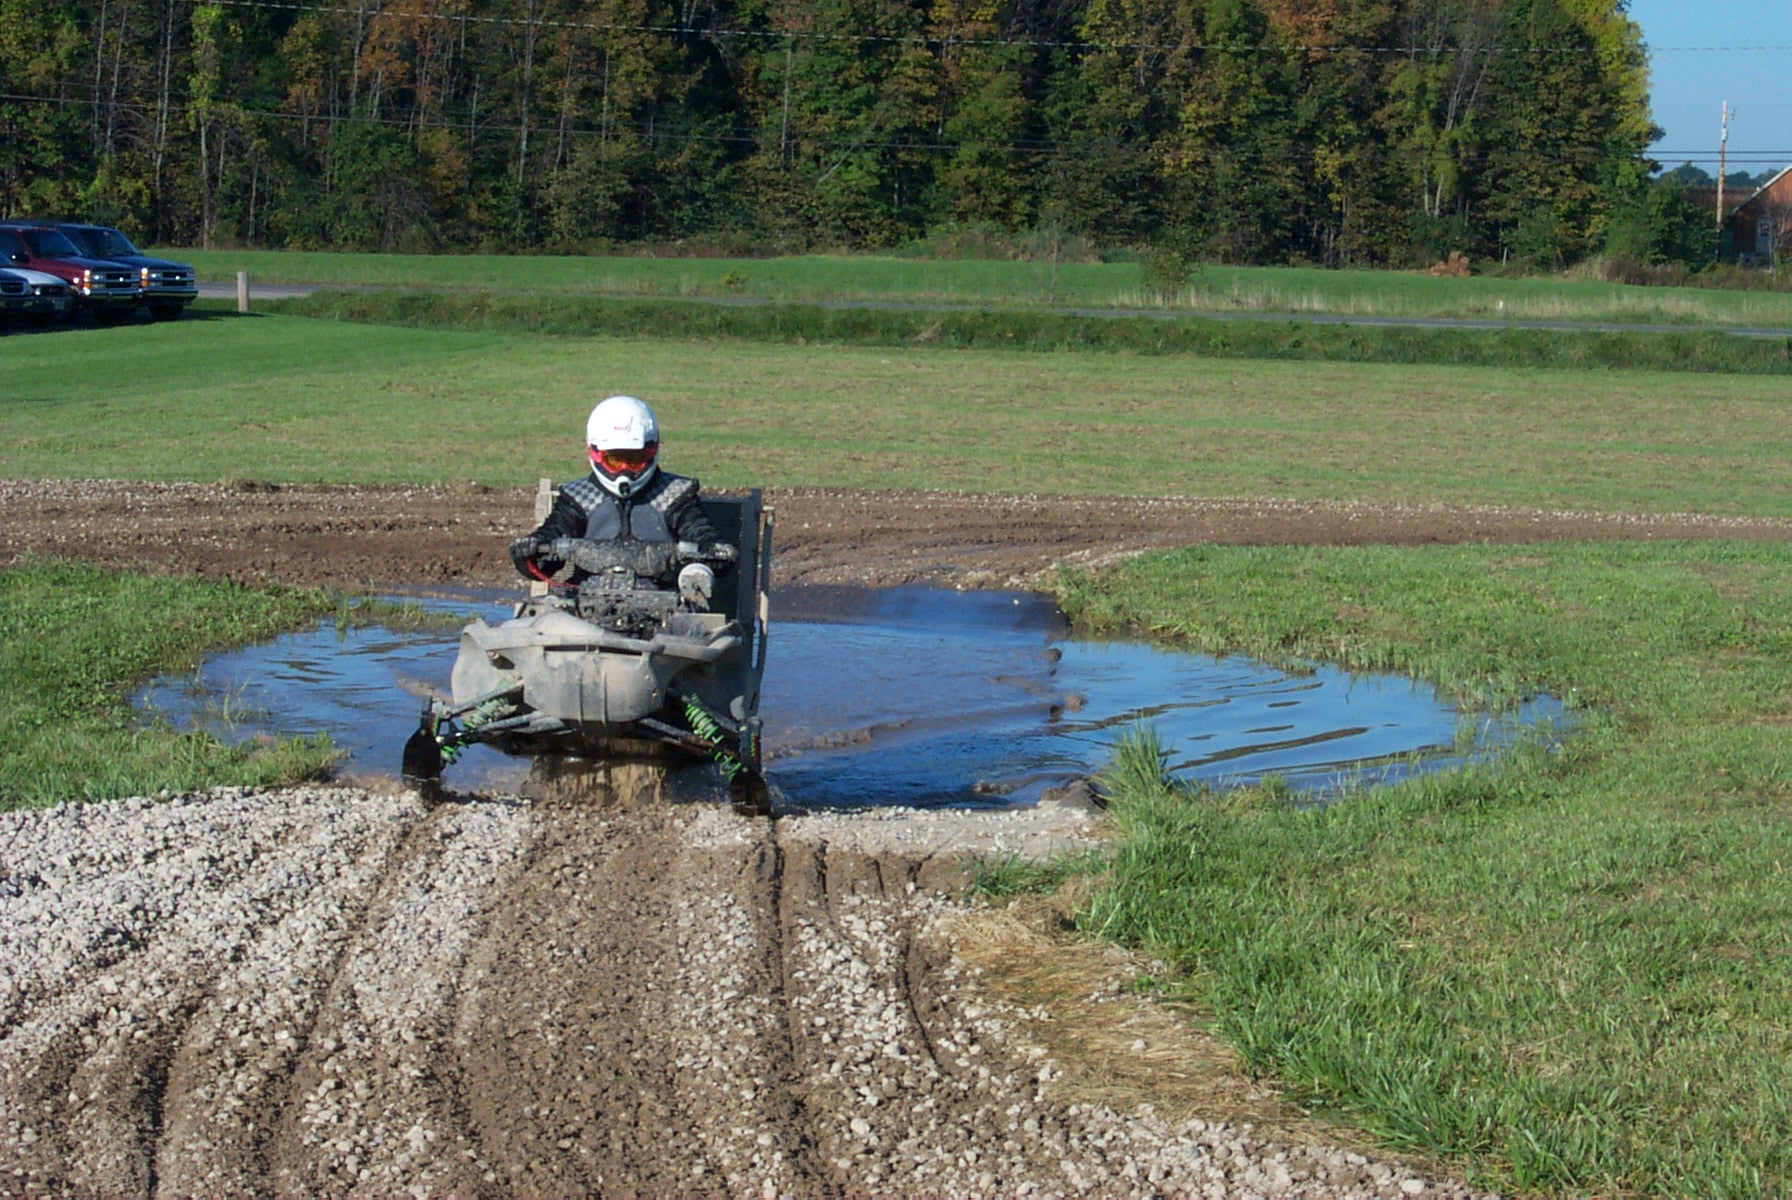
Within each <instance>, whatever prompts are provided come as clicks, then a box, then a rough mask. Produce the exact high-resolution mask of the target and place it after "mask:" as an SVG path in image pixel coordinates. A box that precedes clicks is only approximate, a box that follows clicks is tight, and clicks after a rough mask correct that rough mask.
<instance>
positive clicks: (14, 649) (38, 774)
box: [0, 561, 337, 809]
mask: <svg viewBox="0 0 1792 1200" xmlns="http://www.w3.org/2000/svg"><path fill="white" fill-rule="evenodd" d="M336 610H337V600H336V599H335V598H333V597H331V596H329V595H327V594H325V593H322V592H317V591H289V590H273V591H258V590H251V589H248V588H242V587H237V586H234V585H231V584H227V583H204V582H200V581H197V580H190V579H168V578H151V577H146V576H139V575H132V574H129V573H123V572H118V571H111V570H103V569H100V568H97V567H89V566H81V565H75V564H69V563H59V562H44V561H36V562H28V563H26V564H25V565H23V566H18V567H13V568H11V569H9V570H6V571H3V572H0V809H8V808H17V807H21V806H27V805H43V804H52V803H55V802H57V801H62V800H90V799H104V798H110V797H115V796H132V795H153V794H155V793H156V792H158V791H160V790H161V789H163V788H168V789H173V790H181V789H187V788H196V787H205V786H209V785H212V784H218V783H234V784H271V783H284V782H290V781H292V780H295V779H301V778H304V777H306V776H308V775H312V774H315V773H316V772H317V771H319V770H321V769H322V768H323V766H324V765H325V763H326V762H328V760H329V758H330V754H331V750H330V744H329V741H328V739H327V738H316V739H296V740H285V741H278V742H272V743H267V744H250V745H246V746H241V747H235V746H227V745H225V744H223V743H222V742H220V741H219V740H218V739H217V738H215V737H212V736H211V735H210V734H205V733H183V732H177V731H175V730H172V729H168V728H165V727H155V726H149V727H145V726H143V725H141V724H140V723H139V722H138V720H137V718H136V716H135V715H134V714H133V713H132V712H131V709H130V693H131V692H132V691H133V690H134V689H135V688H136V687H137V685H139V684H141V683H143V682H145V681H146V680H148V679H150V678H152V677H153V676H155V675H158V674H163V673H168V672H174V671H180V670H185V669H188V668H191V667H195V666H197V665H198V664H199V662H200V660H201V659H202V658H203V657H204V655H205V654H206V653H207V652H209V651H211V650H214V649H221V648H224V647H227V646H234V645H240V644H243V643H247V642H252V641H257V640H263V639H266V638H270V637H273V636H275V635H276V634H279V633H283V632H286V631H288V630H291V629H295V628H301V627H303V626H305V625H308V624H310V623H311V622H313V621H316V620H317V619H319V618H321V617H324V616H327V615H330V614H332V613H334V612H336Z"/></svg>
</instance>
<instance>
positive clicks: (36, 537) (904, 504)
mask: <svg viewBox="0 0 1792 1200" xmlns="http://www.w3.org/2000/svg"><path fill="white" fill-rule="evenodd" d="M767 499H768V500H769V501H770V503H771V504H772V505H773V506H774V507H775V509H776V511H777V537H776V544H777V547H778V551H777V568H778V571H777V575H778V582H779V583H782V584H793V583H866V584H874V585H887V584H897V583H909V582H915V581H918V580H928V581H933V582H938V583H944V584H950V585H959V586H967V587H989V586H1014V585H1021V584H1024V583H1025V582H1026V581H1028V580H1030V579H1033V578H1035V577H1037V576H1038V575H1039V574H1040V573H1041V572H1044V571H1047V570H1049V569H1050V568H1051V567H1052V565H1053V564H1054V563H1059V562H1066V563H1073V564H1074V563H1090V562H1100V561H1103V560H1106V559H1108V558H1111V557H1113V556H1116V555H1124V554H1129V553H1135V552H1137V551H1140V550H1147V549H1151V548H1154V547H1168V546H1183V545H1189V544H1192V543H1196V542H1217V543H1229V544H1247V545H1361V544H1366V543H1371V542H1386V543H1395V544H1403V545H1424V544H1429V543H1448V542H1532V541H1545V540H1552V539H1562V538H1573V539H1579V540H1616V539H1629V540H1645V539H1660V538H1709V537H1739V538H1760V539H1771V540H1776V541H1778V540H1785V539H1787V538H1792V521H1789V520H1784V519H1769V518H1746V517H1706V516H1696V515H1685V514H1681V515H1658V516H1640V515H1609V514H1600V513H1576V512H1558V511H1551V510H1542V509H1512V508H1461V507H1454V508H1453V507H1444V506H1402V505H1369V504H1351V503H1335V502H1319V501H1310V502H1309V501H1293V500H1226V499H1155V500H1154V499H1138V498H1131V497H1105V496H1091V497H1075V496H983V495H974V494H970V493H937V492H927V493H923V492H860V491H844V490H829V489H816V488H797V489H781V490H776V491H772V492H770V493H768V496H767ZM532 511H533V496H532V494H531V493H526V492H525V491H523V490H521V489H509V490H493V489H489V488H482V487H477V486H474V485H461V486H440V487H427V488H424V487H377V488H336V487H309V486H306V487H271V486H269V485H265V484H254V483H241V484H235V485H230V484H151V483H112V482H91V481H67V482H54V481H52V482H22V481H11V480H0V563H3V562H6V561H8V560H11V559H14V558H16V557H17V556H18V555H21V554H25V553H38V554H47V555H65V556H69V557H74V558H85V559H91V560H94V561H98V562H103V563H107V564H112V565H118V566H138V565H143V566H151V567H160V568H166V569H174V570H180V571H188V572H194V573H197V574H202V575H207V576H210V577H214V578H218V577H229V578H233V579H239V580H245V581H254V580H272V581H278V582H281V583H291V584H300V583H329V584H341V585H346V586H357V585H362V584H374V585H379V584H384V585H388V586H390V585H394V584H411V585H428V584H443V583H464V584H504V583H509V582H512V581H513V580H514V578H515V576H514V573H513V571H512V569H511V566H510V563H509V560H508V559H507V558H506V557H505V554H504V546H505V544H506V543H507V542H508V541H509V539H510V538H512V537H514V536H515V535H516V534H518V533H522V532H526V531H527V527H528V526H529V525H530V524H531V523H532V522H531V521H530V520H529V514H530V513H531V512H532Z"/></svg>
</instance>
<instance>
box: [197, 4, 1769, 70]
mask: <svg viewBox="0 0 1792 1200" xmlns="http://www.w3.org/2000/svg"><path fill="white" fill-rule="evenodd" d="M188 2H189V3H191V4H193V5H195V6H202V5H215V6H219V7H227V8H261V9H277V10H282V11H287V12H305V13H323V14H328V15H334V16H353V17H357V18H361V19H368V18H373V19H378V18H380V17H382V16H388V15H390V16H395V17H398V18H401V19H403V20H409V21H441V22H446V23H449V24H456V25H469V24H472V25H505V26H518V27H534V28H552V29H582V30H591V31H595V32H602V33H654V34H673V35H676V36H691V35H695V36H701V37H707V38H714V39H718V40H723V39H729V38H736V39H742V40H748V39H752V40H760V41H771V42H782V41H824V42H859V43H891V44H906V45H921V46H992V47H1005V48H1026V49H1040V50H1140V51H1154V52H1163V51H1172V50H1180V51H1194V52H1200V53H1225V54H1259V55H1270V54H1367V55H1399V56H1403V57H1411V58H1436V57H1440V56H1443V55H1446V54H1463V55H1469V56H1483V55H1493V54H1533V55H1551V54H1560V55H1583V56H1584V55H1589V54H1594V53H1597V50H1596V48H1594V47H1591V46H1585V45H1582V46H1529V45H1489V46H1451V47H1441V46H1421V45H1416V44H1413V45H1404V46H1377V45H1360V44H1353V43H1344V42H1339V43H1331V44H1327V43H1289V44H1277V43H1273V42H1259V43H1245V42H1168V43H1155V42H1143V41H1130V40H1129V41H1118V42H1115V41H1084V40H1075V39H1053V38H1031V37H954V36H951V35H937V34H936V35H925V34H918V33H907V34H875V33H830V32H823V31H819V30H788V29H787V30H776V29H717V28H703V27H699V26H691V25H645V24H627V23H622V22H605V21H563V20H552V19H549V18H547V17H494V16H482V15H475V14H472V13H444V12H437V11H415V10H412V11H406V12H402V13H389V12H388V10H386V9H385V8H383V7H381V6H379V5H378V4H375V5H372V6H369V5H360V6H357V7H349V6H347V5H341V4H299V3H293V2H291V0H188ZM1642 48H1643V49H1647V50H1649V51H1650V52H1652V53H1658V54H1666V53H1674V54H1706V53H1719V52H1722V53H1741V52H1747V53H1754V52H1776V53H1784V52H1788V51H1792V46H1668V47H1642Z"/></svg>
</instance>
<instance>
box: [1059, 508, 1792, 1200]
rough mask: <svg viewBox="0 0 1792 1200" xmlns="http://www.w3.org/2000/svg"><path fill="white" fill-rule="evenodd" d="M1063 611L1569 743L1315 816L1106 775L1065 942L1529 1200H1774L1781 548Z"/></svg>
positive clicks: (1781, 1027) (1789, 1029)
mask: <svg viewBox="0 0 1792 1200" xmlns="http://www.w3.org/2000/svg"><path fill="white" fill-rule="evenodd" d="M1062 594H1063V600H1064V603H1065V604H1066V606H1067V607H1068V608H1069V610H1070V611H1071V613H1072V614H1073V616H1074V617H1075V618H1076V619H1077V620H1078V621H1079V622H1081V623H1082V624H1084V625H1085V626H1089V627H1094V628H1112V627H1125V628H1130V629H1135V630H1145V631H1149V632H1151V633H1152V634H1154V635H1156V636H1158V637H1162V638H1167V639H1171V640H1175V641H1179V642H1182V643H1184V644H1191V645H1198V646H1202V647H1206V648H1209V649H1214V650H1228V651H1229V650H1237V651H1248V652H1250V653H1253V654H1258V655H1264V656H1268V657H1271V658H1278V659H1289V658H1294V659H1299V658H1313V657H1324V658H1329V659H1333V660H1336V661H1338V662H1341V663H1344V664H1346V665H1348V666H1351V667H1355V668H1359V669H1364V670H1369V669H1374V670H1395V671H1401V672H1404V673H1408V674H1412V675H1415V676H1419V677H1422V678H1428V679H1431V680H1434V681H1437V682H1439V683H1441V684H1442V685H1443V686H1444V688H1445V689H1446V690H1448V691H1449V692H1451V693H1454V694H1457V695H1461V696H1476V697H1485V698H1489V699H1492V700H1494V701H1496V702H1497V701H1498V699H1499V698H1500V697H1510V696H1515V695H1518V694H1522V693H1524V692H1526V691H1528V690H1530V689H1533V688H1540V689H1546V690H1548V691H1551V692H1553V693H1555V694H1557V695H1559V696H1561V697H1563V698H1564V699H1565V700H1567V701H1568V703H1569V704H1570V706H1571V707H1572V708H1573V709H1574V710H1575V712H1576V714H1577V721H1576V732H1575V734H1574V736H1573V737H1572V738H1570V739H1569V740H1567V741H1566V742H1565V743H1563V744H1560V745H1555V744H1552V742H1551V741H1550V740H1549V739H1538V740H1535V741H1533V742H1530V743H1527V744H1525V745H1524V746H1522V747H1521V748H1520V749H1519V750H1518V751H1516V752H1515V753H1513V754H1510V755H1508V756H1506V757H1505V758H1503V759H1501V760H1499V761H1496V762H1491V763H1482V764H1479V765H1474V766H1469V767H1465V768H1462V769H1459V770H1455V771H1451V772H1447V773H1441V774H1433V775H1427V776H1423V777H1420V778H1417V779H1413V780H1411V781H1408V782H1406V783H1402V784H1400V785H1398V786H1394V787H1389V788H1385V789H1378V790H1373V791H1369V792H1366V793H1363V794H1359V795H1355V796H1352V797H1349V798H1347V799H1344V800H1342V801H1340V802H1337V803H1334V804H1332V805H1330V806H1329V807H1324V808H1317V809H1315V808H1310V807H1308V808H1302V807H1295V806H1291V805H1290V804H1288V803H1286V802H1285V800H1283V799H1282V798H1280V797H1277V796H1274V795H1270V794H1266V793H1263V792H1243V793H1238V794H1232V795H1227V796H1217V795H1215V794H1212V793H1208V792H1203V791H1199V790H1192V789H1189V788H1185V787H1183V786H1180V785H1178V784H1175V783H1172V782H1168V781H1165V780H1164V779H1162V778H1161V775H1160V770H1159V767H1158V752H1157V747H1156V746H1155V745H1154V744H1153V742H1152V740H1151V738H1150V737H1149V736H1148V735H1147V736H1143V737H1139V738H1135V739H1134V740H1133V741H1131V742H1129V743H1128V744H1126V745H1124V746H1122V747H1121V749H1120V750H1119V752H1118V753H1117V755H1116V757H1115V760H1114V765H1113V767H1112V768H1111V769H1110V771H1109V777H1108V781H1107V783H1108V789H1109V793H1110V796H1111V799H1112V804H1113V813H1114V815H1115V818H1116V821H1117V823H1118V825H1119V828H1120V835H1119V839H1118V843H1117V846H1116V848H1115V854H1114V858H1113V860H1112V863H1111V867H1110V869H1109V871H1108V874H1107V875H1106V876H1105V880H1106V882H1105V886H1104V887H1103V888H1102V889H1101V890H1100V891H1099V892H1098V893H1097V894H1096V895H1095V896H1094V898H1093V899H1092V900H1091V901H1090V902H1089V904H1088V906H1087V907H1086V909H1085V910H1084V911H1083V912H1082V913H1081V914H1080V921H1081V923H1082V924H1083V925H1084V926H1085V927H1086V928H1087V929H1089V930H1091V931H1094V932H1097V933H1100V934H1102V935H1105V936H1107V937H1111V938H1115V939H1118V940H1120V941H1122V942H1125V943H1128V944H1132V945H1136V946H1141V947H1145V948H1147V949H1149V950H1150V952H1152V953H1153V954H1156V955H1158V956H1161V957H1162V958H1164V959H1165V960H1166V961H1167V962H1169V963H1171V964H1173V966H1174V968H1175V971H1176V974H1177V977H1178V978H1179V980H1180V987H1181V989H1182V990H1183V991H1184V992H1185V993H1186V995H1187V996H1188V998H1189V999H1191V1000H1193V1001H1195V1002H1196V1003H1197V1005H1198V1006H1199V1007H1200V1008H1201V1009H1203V1010H1204V1011H1205V1012H1206V1013H1208V1014H1210V1019H1211V1022H1212V1024H1213V1025H1214V1026H1215V1027H1216V1028H1217V1030H1218V1031H1219V1032H1221V1033H1222V1034H1223V1035H1224V1036H1226V1037H1227V1038H1229V1039H1230V1040H1231V1041H1232V1042H1233V1043H1234V1044H1235V1045H1236V1046H1237V1047H1238V1048H1239V1050H1240V1051H1241V1053H1242V1054H1243V1055H1244V1057H1245V1060H1246V1062H1247V1063H1248V1064H1249V1065H1250V1067H1251V1068H1252V1069H1253V1070H1255V1071H1259V1072H1265V1073H1270V1074H1273V1075H1274V1076H1275V1077H1276V1078H1277V1079H1278V1080H1279V1081H1280V1082H1281V1083H1282V1084H1283V1085H1284V1086H1285V1087H1287V1088H1288V1089H1290V1090H1291V1091H1293V1092H1295V1093H1296V1094H1298V1095H1301V1096H1303V1097H1305V1098H1306V1099H1307V1100H1308V1101H1310V1102H1312V1103H1314V1104H1316V1105H1319V1106H1322V1107H1327V1108H1332V1109H1341V1110H1344V1111H1345V1112H1347V1113H1348V1114H1350V1115H1351V1116H1352V1117H1354V1118H1355V1119H1357V1120H1359V1121H1362V1122H1364V1123H1365V1124H1367V1125H1369V1126H1370V1127H1372V1128H1373V1129H1375V1130H1377V1131H1379V1133H1380V1134H1381V1135H1382V1136H1383V1137H1384V1138H1386V1139H1387V1140H1388V1141H1390V1142H1391V1143H1393V1144H1395V1145H1398V1146H1403V1147H1408V1148H1411V1149H1414V1150H1418V1151H1423V1152H1426V1153H1430V1154H1437V1155H1444V1156H1449V1157H1451V1158H1453V1159H1455V1160H1456V1161H1457V1162H1458V1163H1460V1164H1461V1165H1462V1168H1463V1169H1464V1170H1465V1171H1467V1172H1469V1173H1470V1174H1471V1175H1472V1176H1473V1177H1474V1178H1475V1179H1476V1180H1477V1181H1478V1182H1480V1183H1482V1184H1485V1185H1489V1186H1494V1187H1499V1188H1503V1189H1507V1190H1516V1191H1519V1192H1521V1193H1525V1194H1562V1195H1588V1194H1603V1195H1637V1194H1647V1195H1656V1194H1666V1195H1686V1196H1760V1195H1775V1194H1784V1193H1785V1192H1786V1190H1787V1189H1788V1188H1792V1139H1788V1138H1787V1137H1786V1136H1785V1130H1787V1129H1789V1128H1792V1076H1789V1075H1788V1073H1787V1069H1786V1065H1785V1064H1786V1063H1787V1062H1789V1061H1792V732H1789V731H1792V700H1789V699H1788V697H1792V603H1789V602H1792V547H1787V546H1783V545H1758V544H1756V545H1740V544H1734V543H1706V544H1698V545H1692V544H1658V545H1569V544H1552V545H1540V546H1526V547H1523V548H1517V549H1515V548H1499V547H1455V548H1447V549H1394V548H1387V547H1369V548H1358V549H1248V548H1239V549H1204V550H1195V551H1186V552H1182V553H1178V554H1168V555H1157V556H1152V557H1150V558H1148V559H1144V560H1139V561H1137V562H1135V563H1132V564H1130V565H1128V566H1127V567H1124V568H1122V569H1120V570H1118V571H1116V572H1114V573H1113V574H1111V575H1108V576H1104V577H1101V578H1088V577H1074V578H1070V579H1067V580H1066V581H1065V583H1064V586H1063V590H1062Z"/></svg>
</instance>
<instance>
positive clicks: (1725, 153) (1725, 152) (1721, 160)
mask: <svg viewBox="0 0 1792 1200" xmlns="http://www.w3.org/2000/svg"><path fill="white" fill-rule="evenodd" d="M1729 151H1730V102H1729V101H1728V100H1725V101H1724V124H1723V132H1722V133H1720V134H1718V135H1717V259H1716V261H1718V262H1722V261H1723V257H1724V171H1725V169H1726V167H1727V165H1728V163H1729Z"/></svg>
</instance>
